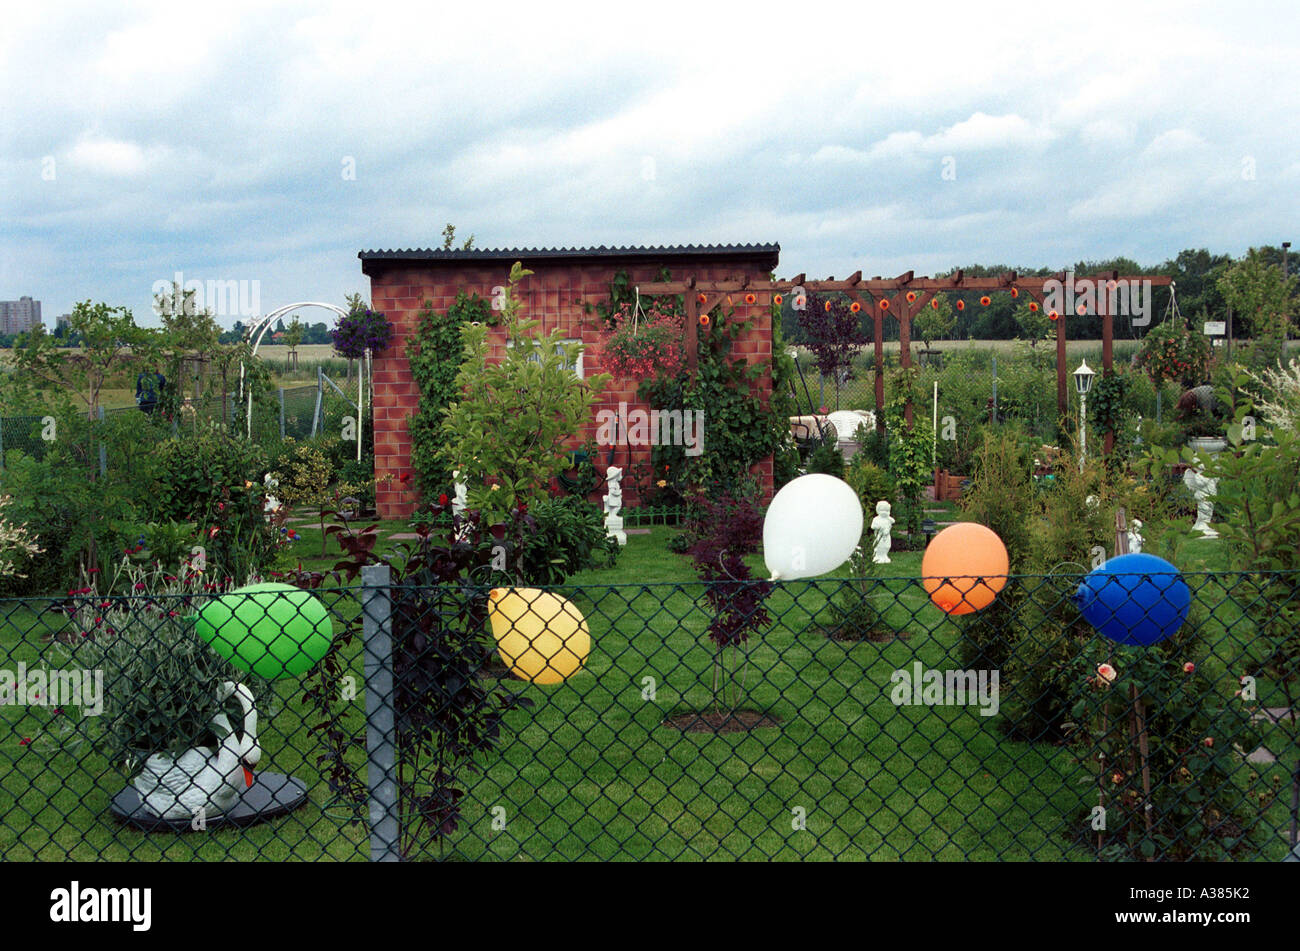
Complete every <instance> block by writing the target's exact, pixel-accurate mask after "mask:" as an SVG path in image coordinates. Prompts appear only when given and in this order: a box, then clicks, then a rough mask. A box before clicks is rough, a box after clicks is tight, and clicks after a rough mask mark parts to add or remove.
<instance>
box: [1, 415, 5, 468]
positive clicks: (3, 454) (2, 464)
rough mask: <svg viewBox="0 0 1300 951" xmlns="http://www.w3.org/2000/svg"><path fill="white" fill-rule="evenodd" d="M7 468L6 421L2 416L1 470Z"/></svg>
mask: <svg viewBox="0 0 1300 951" xmlns="http://www.w3.org/2000/svg"><path fill="white" fill-rule="evenodd" d="M4 467H5V420H4V417H3V416H0V469H3V468H4Z"/></svg>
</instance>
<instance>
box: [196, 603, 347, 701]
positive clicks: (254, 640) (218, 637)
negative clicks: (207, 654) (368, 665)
mask: <svg viewBox="0 0 1300 951" xmlns="http://www.w3.org/2000/svg"><path fill="white" fill-rule="evenodd" d="M194 626H195V630H196V631H197V632H198V635H199V636H200V637H202V638H203V639H204V640H205V641H207V642H208V644H210V645H211V646H212V649H213V650H215V651H216V652H217V653H218V654H220V655H221V656H222V657H224V658H226V660H228V661H230V662H231V663H232V664H234V665H235V666H236V667H238V668H239V669H240V670H249V671H252V672H253V673H255V674H258V675H259V676H262V677H265V678H266V679H267V680H276V679H279V678H281V677H297V676H298V675H299V674H303V673H306V672H307V671H309V670H311V669H312V668H313V667H315V666H316V664H317V663H318V662H319V661H320V659H321V658H322V657H324V656H325V653H326V651H328V650H329V647H330V643H331V642H332V641H333V639H334V627H333V625H332V624H331V623H330V616H329V612H328V611H327V610H325V605H323V604H321V603H320V600H319V599H318V598H316V597H315V596H314V595H312V594H311V593H310V592H308V591H304V590H303V589H302V588H295V587H294V586H293V585H291V584H282V583H280V582H274V581H266V582H262V583H261V584H250V585H245V586H244V587H242V588H236V589H235V590H234V591H231V592H229V593H227V594H223V595H222V596H221V597H219V598H215V599H214V600H212V601H209V602H208V603H207V604H205V605H204V606H203V608H202V610H200V611H199V613H198V614H197V615H196V616H195V624H194Z"/></svg>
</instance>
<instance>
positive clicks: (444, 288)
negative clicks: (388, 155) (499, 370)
mask: <svg viewBox="0 0 1300 951" xmlns="http://www.w3.org/2000/svg"><path fill="white" fill-rule="evenodd" d="M524 263H525V266H526V267H529V268H530V269H532V270H533V271H534V272H535V273H534V274H533V275H532V276H531V277H527V278H525V279H524V280H523V281H522V282H521V283H520V285H519V288H518V293H519V298H520V300H521V302H522V303H523V316H525V317H527V318H531V319H537V320H540V321H541V322H542V325H541V328H540V329H541V331H542V332H543V333H549V332H551V331H552V330H555V329H556V328H557V327H558V328H559V329H560V330H561V331H563V333H564V335H565V336H566V337H569V338H580V339H581V340H582V341H583V343H584V344H586V347H587V349H586V351H585V353H584V355H583V368H584V375H586V376H591V375H593V374H596V373H600V372H602V369H601V354H600V343H601V340H602V337H603V334H602V324H601V320H600V317H599V316H598V315H597V314H595V313H592V314H590V315H589V314H586V313H585V312H584V309H583V306H582V297H583V295H597V296H599V297H601V298H604V297H607V296H608V294H609V284H610V281H611V280H612V279H613V277H614V274H615V273H616V272H617V271H619V270H626V271H627V273H628V276H629V278H631V280H632V281H633V282H641V283H642V284H647V285H648V284H650V283H652V282H653V281H654V280H655V276H656V275H658V274H659V273H660V269H661V267H663V266H664V264H663V263H662V262H655V263H651V264H634V265H629V264H619V263H617V262H607V261H600V262H599V263H567V262H566V263H551V262H537V263H529V262H528V261H527V260H525V262H524ZM492 265H496V266H492ZM670 267H671V272H672V275H673V277H674V278H677V279H680V278H684V277H686V276H688V275H693V276H695V277H696V278H697V279H698V280H702V281H707V280H729V279H738V278H740V277H742V276H746V275H747V276H749V277H750V278H751V279H755V280H761V279H765V278H766V277H767V275H766V274H765V273H759V272H758V271H757V270H756V269H755V267H754V265H753V264H752V263H751V262H748V261H738V262H737V261H733V262H730V263H728V262H727V261H725V260H718V259H711V260H709V261H707V263H700V264H698V265H694V264H693V265H683V264H681V263H680V262H676V261H674V262H672V263H671V265H670ZM368 270H370V272H371V278H370V300H371V307H373V308H374V309H375V310H378V311H382V312H383V313H384V314H385V315H386V316H387V317H388V319H389V321H390V322H391V323H392V324H393V339H392V342H391V343H390V345H389V346H388V348H387V349H386V350H385V351H384V352H383V353H381V354H379V355H377V356H376V357H375V359H374V392H375V397H374V419H375V423H374V426H375V475H376V477H377V479H378V480H379V484H378V489H377V491H376V503H377V508H378V510H379V516H380V517H381V518H406V517H409V516H410V515H411V514H412V513H413V512H414V511H415V509H416V507H417V505H418V502H419V500H418V498H417V495H416V493H415V491H414V488H413V486H414V473H413V472H411V440H410V435H409V433H408V431H407V420H408V418H409V417H410V416H411V415H412V414H413V413H414V412H415V410H416V408H417V406H418V404H419V389H418V387H417V386H416V384H415V382H414V380H412V379H411V372H410V366H409V364H408V363H407V358H406V347H407V345H408V344H409V343H410V342H411V341H412V340H413V338H414V336H415V331H416V327H417V323H418V315H419V312H420V310H421V308H422V307H423V306H424V303H425V302H426V301H428V302H429V303H431V304H432V306H433V308H434V309H435V310H436V311H438V312H446V310H447V309H448V308H449V307H450V306H451V305H452V304H453V303H455V301H456V295H457V293H459V292H460V291H465V292H466V293H471V294H472V293H478V294H479V295H480V296H481V297H483V298H484V299H487V300H491V298H492V288H493V287H495V286H498V285H503V284H505V283H506V276H507V274H508V273H509V270H510V268H509V264H508V263H507V262H504V261H502V262H482V263H480V262H464V261H435V262H418V261H416V262H405V261H393V262H387V261H384V262H375V261H371V262H369V268H368ZM732 304H733V305H734V307H735V311H736V315H737V316H739V317H745V318H748V319H750V320H751V321H752V324H751V325H750V327H749V328H748V330H747V331H746V333H745V334H744V335H743V336H742V337H741V338H740V339H738V340H737V341H736V343H735V344H734V346H733V348H732V353H733V355H735V356H741V355H743V356H744V357H745V359H746V360H747V361H748V362H749V363H762V364H764V365H765V366H766V367H767V370H765V372H764V373H763V375H762V377H761V379H760V380H759V381H758V383H757V384H756V386H757V387H758V390H759V393H760V398H761V399H762V400H763V402H764V403H766V402H767V399H768V396H769V395H770V392H771V388H772V378H771V370H770V368H771V361H772V327H771V318H770V312H769V310H768V307H767V305H766V304H765V303H764V302H763V300H762V298H761V297H760V298H759V300H758V301H757V302H756V303H755V304H753V305H747V304H746V303H745V302H744V300H743V295H735V296H734V299H733V300H732ZM724 306H725V304H724ZM701 332H702V333H707V330H702V331H701ZM489 341H490V343H491V344H492V349H493V353H494V354H495V355H496V356H497V358H499V357H500V355H501V353H503V352H504V348H505V334H504V331H503V330H501V329H499V328H491V329H490V330H489ZM636 389H637V382H636V381H635V380H620V379H614V380H612V381H611V382H610V383H609V385H608V386H606V388H605V390H604V391H603V392H602V394H601V396H600V398H599V401H598V402H597V403H596V405H595V406H594V407H593V416H592V419H591V420H590V421H589V423H588V425H587V427H586V428H585V429H584V431H583V433H582V434H581V437H582V438H586V437H588V436H593V437H594V435H595V430H596V425H595V413H596V412H598V411H599V410H601V409H610V410H613V411H615V412H617V410H618V404H619V402H620V401H623V402H626V403H627V404H628V409H629V411H630V410H631V409H633V408H635V407H640V408H642V409H648V407H647V406H646V405H645V404H643V403H638V402H637V401H636ZM708 432H709V419H708V411H707V408H706V410H705V417H704V439H705V447H706V449H707V446H708ZM579 442H581V439H579ZM602 448H603V447H602ZM631 454H632V455H631V458H632V461H638V460H642V459H644V460H647V461H648V460H649V458H650V449H649V448H648V447H645V448H641V447H632V448H631ZM604 459H605V451H602V453H601V457H600V459H599V461H598V469H601V470H603V467H604V464H605V463H604ZM614 464H615V465H617V466H624V467H626V465H627V464H628V447H627V446H619V447H618V449H617V452H616V454H615V459H614ZM753 472H754V474H755V475H756V476H757V477H758V479H759V481H760V483H761V485H762V486H763V488H764V492H765V493H766V494H767V495H768V496H770V495H771V492H772V459H771V457H768V458H767V459H765V460H763V461H762V462H760V463H758V464H757V465H756V466H755V467H754V469H753ZM404 475H406V476H409V482H408V484H407V485H403V483H402V481H401V479H402V477H403V476H404ZM386 476H392V481H390V482H388V483H387V484H385V481H384V480H385V477H386ZM630 488H631V487H630V486H628V487H627V489H628V490H630ZM625 494H626V495H627V496H628V498H627V500H628V502H629V503H634V501H635V499H634V497H633V496H634V493H632V492H630V491H627V492H625Z"/></svg>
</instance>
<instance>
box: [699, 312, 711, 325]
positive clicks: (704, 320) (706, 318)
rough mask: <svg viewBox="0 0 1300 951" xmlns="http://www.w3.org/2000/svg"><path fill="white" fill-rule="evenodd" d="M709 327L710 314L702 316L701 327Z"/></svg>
mask: <svg viewBox="0 0 1300 951" xmlns="http://www.w3.org/2000/svg"><path fill="white" fill-rule="evenodd" d="M708 325H709V315H708V314H700V326H701V327H707V326H708Z"/></svg>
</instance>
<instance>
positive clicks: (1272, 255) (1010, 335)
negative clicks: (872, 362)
mask: <svg viewBox="0 0 1300 951" xmlns="http://www.w3.org/2000/svg"><path fill="white" fill-rule="evenodd" d="M1258 252H1259V253H1260V254H1261V255H1262V257H1263V259H1264V260H1265V261H1266V262H1267V263H1268V264H1270V265H1272V266H1275V267H1281V266H1282V249H1281V248H1280V247H1274V246H1272V245H1263V246H1261V247H1259V248H1258ZM1237 260H1238V259H1237V258H1234V257H1232V255H1229V254H1211V253H1210V252H1209V250H1207V249H1205V248H1199V249H1191V248H1189V249H1187V250H1184V251H1180V252H1178V254H1177V255H1176V256H1175V257H1173V258H1171V259H1170V260H1168V261H1165V262H1164V263H1162V264H1157V265H1154V266H1149V265H1148V266H1144V265H1141V264H1138V263H1137V262H1136V261H1134V260H1133V259H1132V258H1126V257H1116V258H1107V259H1104V260H1095V261H1079V262H1078V263H1076V264H1075V265H1074V267H1073V271H1074V276H1075V279H1076V280H1080V279H1083V278H1087V277H1091V276H1093V275H1094V274H1098V273H1101V272H1105V271H1110V270H1117V271H1119V273H1120V274H1121V275H1125V274H1162V275H1167V276H1169V277H1171V278H1173V280H1174V283H1175V286H1176V296H1177V300H1178V310H1179V312H1180V313H1182V315H1183V316H1184V317H1186V318H1188V319H1189V320H1193V321H1201V320H1225V321H1226V320H1227V319H1228V308H1227V305H1226V303H1225V302H1224V299H1223V294H1222V293H1220V291H1219V288H1218V280H1219V277H1220V276H1221V275H1222V274H1223V272H1224V270H1225V269H1226V268H1228V267H1229V266H1230V265H1232V264H1233V263H1234V262H1235V261H1237ZM1297 267H1300V252H1296V251H1290V250H1289V251H1288V253H1287V269H1288V273H1291V274H1295V273H1297V270H1296V268H1297ZM957 270H958V268H953V269H951V270H948V271H940V272H937V273H935V274H934V275H933V276H934V277H947V276H948V275H950V274H953V273H955V272H956V271H957ZM961 270H963V271H965V273H966V276H967V277H997V276H999V275H1001V274H1005V273H1006V272H1007V271H1015V272H1016V273H1017V274H1019V275H1021V276H1022V277H1042V278H1044V279H1047V278H1050V277H1053V276H1055V275H1057V274H1059V273H1060V272H1061V268H1046V267H1037V268H1026V267H1009V266H1007V265H1004V264H998V265H986V264H972V265H967V266H966V267H964V268H961ZM1066 270H1069V269H1068V268H1067V269H1066ZM1152 294H1153V301H1152V305H1151V323H1150V325H1149V326H1146V327H1135V326H1133V325H1132V323H1131V322H1130V321H1129V320H1127V319H1125V318H1122V317H1119V318H1116V320H1115V324H1114V326H1115V338H1116V339H1117V340H1121V339H1133V340H1136V339H1139V338H1141V337H1142V336H1143V335H1144V334H1145V333H1146V332H1147V330H1149V329H1150V328H1151V327H1154V326H1156V325H1157V324H1159V323H1160V322H1161V321H1162V320H1163V318H1164V316H1165V314H1166V312H1167V311H1168V310H1169V294H1170V289H1169V288H1168V287H1155V288H1152ZM954 297H955V298H962V299H964V300H965V301H966V308H965V310H962V311H958V312H957V315H956V323H955V324H954V326H953V330H952V333H951V334H949V335H948V336H947V337H944V338H942V339H946V340H968V339H969V340H1012V339H1014V338H1016V337H1017V336H1020V335H1021V332H1022V331H1021V329H1020V325H1019V324H1018V323H1017V321H1016V318H1015V306H1016V303H1017V302H1016V301H1015V300H1013V299H1012V297H1011V295H1010V294H992V295H990V297H991V301H990V303H989V305H988V306H987V307H983V306H979V305H978V301H979V297H980V294H979V292H971V293H967V294H956V295H954ZM1232 324H1233V328H1232V333H1233V335H1234V336H1243V333H1242V331H1243V324H1242V322H1241V320H1240V318H1239V316H1238V315H1233V320H1232ZM862 326H863V331H864V333H865V334H866V336H867V337H870V336H871V315H870V314H869V313H867V312H866V311H864V312H863V314H862ZM302 328H303V337H302V343H303V344H304V345H306V344H328V343H333V339H332V337H331V336H330V327H329V325H328V324H326V323H324V322H318V323H314V324H303V325H302ZM285 329H286V325H285V322H284V320H283V318H282V319H281V320H280V321H279V322H278V323H277V324H276V326H275V328H274V330H273V331H271V333H269V334H268V335H267V338H266V340H265V342H266V343H271V342H274V341H273V340H272V335H273V334H275V333H283V332H284V331H285ZM244 330H245V324H244V322H243V321H239V320H237V321H235V322H234V325H233V326H232V327H231V329H229V330H224V331H222V333H221V337H220V342H221V343H223V344H231V343H236V342H238V341H239V340H241V339H242V338H243V336H244ZM781 331H782V334H783V336H784V337H785V339H786V341H787V342H789V343H800V342H802V338H803V333H802V331H801V329H800V327H799V321H798V314H797V313H796V312H795V311H794V310H793V308H792V307H791V303H790V302H789V301H787V302H786V303H785V305H784V308H783V313H782V321H781ZM1065 332H1066V336H1067V337H1068V338H1069V339H1071V340H1100V339H1101V321H1100V320H1098V319H1097V318H1096V317H1095V316H1087V317H1080V316H1078V315H1077V314H1067V315H1066V327H1065ZM51 334H52V336H54V337H55V338H56V339H58V340H64V341H65V345H66V346H76V345H77V344H78V343H79V342H80V341H78V340H76V339H75V335H72V336H68V335H67V328H66V327H56V328H55V329H54V330H52V331H51ZM18 336H21V335H16V334H0V348H9V347H12V346H13V345H14V343H15V341H16V340H17V337H18ZM885 338H886V339H889V340H897V339H898V322H897V321H895V320H886V321H885Z"/></svg>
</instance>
